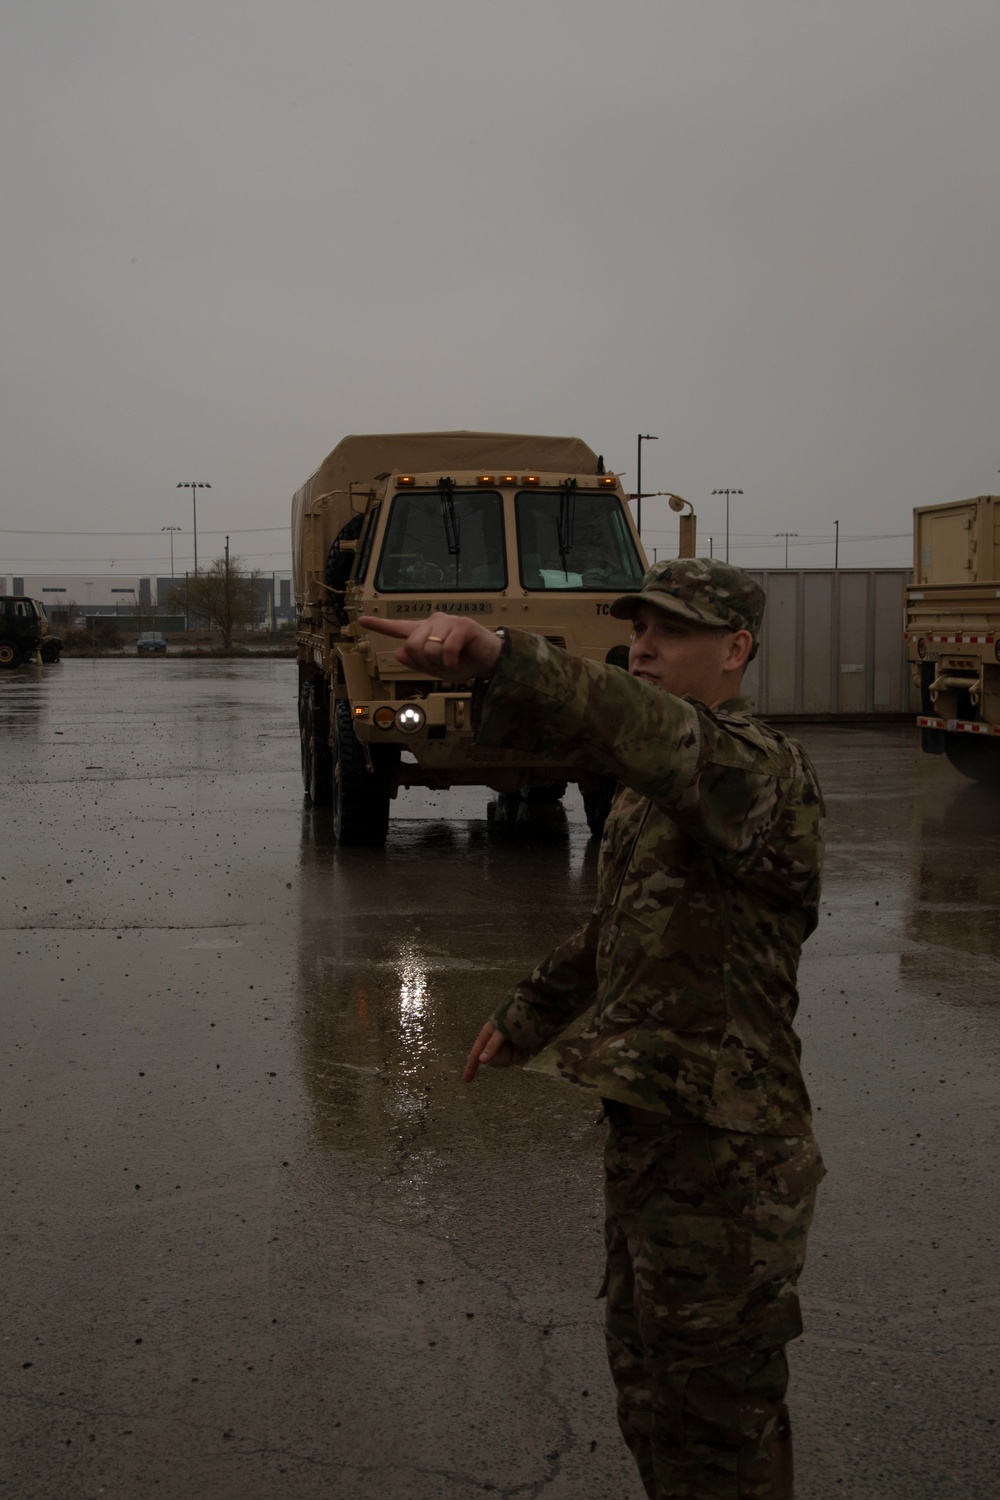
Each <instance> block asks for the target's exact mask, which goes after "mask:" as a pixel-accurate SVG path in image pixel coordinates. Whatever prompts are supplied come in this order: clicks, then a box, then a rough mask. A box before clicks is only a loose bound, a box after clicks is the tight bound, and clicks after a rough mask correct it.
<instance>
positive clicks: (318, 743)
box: [309, 677, 333, 807]
mask: <svg viewBox="0 0 1000 1500" xmlns="http://www.w3.org/2000/svg"><path fill="white" fill-rule="evenodd" d="M329 701H330V700H329V696H328V693H327V687H326V681H325V679H324V678H322V677H317V678H315V680H314V682H313V691H312V756H311V763H310V775H309V796H310V798H311V800H312V804H313V806H314V807H329V806H330V804H331V803H332V801H333V750H332V749H331V748H330V715H329V710H328V708H327V704H328V703H329Z"/></svg>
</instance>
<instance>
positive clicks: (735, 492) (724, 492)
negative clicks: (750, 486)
mask: <svg viewBox="0 0 1000 1500" xmlns="http://www.w3.org/2000/svg"><path fill="white" fill-rule="evenodd" d="M742 493H743V491H742V490H737V489H729V490H713V491H712V494H713V495H725V497H726V562H728V561H729V497H730V495H742Z"/></svg>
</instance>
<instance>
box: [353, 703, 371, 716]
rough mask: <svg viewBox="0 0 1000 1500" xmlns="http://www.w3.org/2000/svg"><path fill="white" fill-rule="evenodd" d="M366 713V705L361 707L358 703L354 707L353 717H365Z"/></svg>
mask: <svg viewBox="0 0 1000 1500" xmlns="http://www.w3.org/2000/svg"><path fill="white" fill-rule="evenodd" d="M367 714H368V709H367V706H366V707H363V708H362V707H361V706H360V705H359V706H358V707H357V708H355V710H354V717H355V718H356V719H364V718H366V717H367Z"/></svg>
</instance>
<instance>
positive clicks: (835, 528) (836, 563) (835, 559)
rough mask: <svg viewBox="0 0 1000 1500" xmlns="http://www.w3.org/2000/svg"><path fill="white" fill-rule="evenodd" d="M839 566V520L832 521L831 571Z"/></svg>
mask: <svg viewBox="0 0 1000 1500" xmlns="http://www.w3.org/2000/svg"><path fill="white" fill-rule="evenodd" d="M839 567H840V522H839V521H834V523H833V571H834V572H835V573H836V571H837V569H838V568H839Z"/></svg>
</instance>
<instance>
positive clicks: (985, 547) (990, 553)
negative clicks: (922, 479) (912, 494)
mask: <svg viewBox="0 0 1000 1500" xmlns="http://www.w3.org/2000/svg"><path fill="white" fill-rule="evenodd" d="M913 559H914V576H913V582H914V583H915V584H917V585H918V586H919V585H920V584H922V583H931V584H933V583H951V584H955V583H992V582H998V581H1000V496H998V495H977V496H976V497H975V498H974V499H972V500H952V501H949V502H948V503H947V504H946V505H922V506H919V507H918V508H917V509H916V510H915V511H914V512H913Z"/></svg>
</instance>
